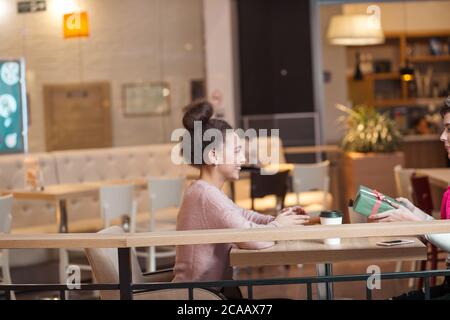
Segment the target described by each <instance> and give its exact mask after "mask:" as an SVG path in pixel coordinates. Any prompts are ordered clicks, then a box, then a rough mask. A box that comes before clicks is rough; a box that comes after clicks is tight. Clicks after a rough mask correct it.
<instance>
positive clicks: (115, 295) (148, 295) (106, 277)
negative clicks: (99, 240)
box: [85, 226, 225, 300]
mask: <svg viewBox="0 0 450 320" xmlns="http://www.w3.org/2000/svg"><path fill="white" fill-rule="evenodd" d="M123 232H124V231H123V229H122V228H121V227H119V226H113V227H109V228H107V229H104V230H102V231H100V232H99V233H100V234H121V233H123ZM85 252H86V256H87V258H88V260H89V264H90V265H91V267H92V272H93V274H94V278H95V280H96V281H97V283H118V282H119V267H118V262H117V249H115V248H109V249H105V248H90V249H85ZM131 267H132V273H133V282H134V283H157V282H171V281H172V279H173V270H172V269H169V270H161V271H157V272H152V273H147V274H143V273H142V270H141V268H140V266H139V262H138V259H137V257H136V255H135V253H134V251H132V254H131ZM193 297H194V299H195V300H224V299H225V297H224V296H223V295H221V294H220V293H217V292H214V291H212V290H209V289H202V288H194V290H193ZM100 298H101V299H102V300H118V299H119V298H120V295H119V292H118V290H109V291H108V290H104V291H100ZM188 298H189V297H188V290H187V289H160V290H152V291H140V292H138V293H134V295H133V299H135V300H187V299H188Z"/></svg>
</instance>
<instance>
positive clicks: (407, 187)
mask: <svg viewBox="0 0 450 320" xmlns="http://www.w3.org/2000/svg"><path fill="white" fill-rule="evenodd" d="M414 172H415V170H414V169H405V168H403V167H402V166H401V165H396V166H395V167H394V177H395V187H396V189H397V196H399V197H403V198H406V199H411V198H412V186H411V176H412V175H413V174H414Z"/></svg>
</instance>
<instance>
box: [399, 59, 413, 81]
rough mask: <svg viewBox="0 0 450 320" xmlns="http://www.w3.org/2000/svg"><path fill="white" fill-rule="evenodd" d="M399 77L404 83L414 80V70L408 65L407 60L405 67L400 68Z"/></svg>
mask: <svg viewBox="0 0 450 320" xmlns="http://www.w3.org/2000/svg"><path fill="white" fill-rule="evenodd" d="M400 77H401V79H402V80H403V81H405V82H408V81H412V80H414V68H413V67H411V66H410V65H409V63H408V59H406V64H405V66H404V67H402V68H400Z"/></svg>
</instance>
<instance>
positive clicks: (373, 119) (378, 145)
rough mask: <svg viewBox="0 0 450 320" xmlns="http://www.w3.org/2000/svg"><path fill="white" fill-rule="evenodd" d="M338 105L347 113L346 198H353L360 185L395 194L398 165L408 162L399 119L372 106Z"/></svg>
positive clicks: (344, 140) (342, 118)
mask: <svg viewBox="0 0 450 320" xmlns="http://www.w3.org/2000/svg"><path fill="white" fill-rule="evenodd" d="M337 108H338V109H339V110H341V111H343V112H344V113H345V115H343V116H342V117H341V118H340V121H341V122H343V123H344V125H345V127H346V132H345V134H344V137H343V138H342V142H341V145H342V148H343V150H344V151H345V154H344V161H343V164H344V168H343V170H344V181H345V185H346V192H345V194H346V198H347V199H350V198H353V197H354V196H355V194H356V191H357V189H358V187H359V185H365V186H368V187H370V188H373V189H376V190H378V191H380V192H382V193H384V194H386V195H392V196H395V195H396V189H395V178H394V167H395V166H396V165H402V166H403V165H404V155H403V152H399V151H398V150H399V147H400V140H401V135H400V132H399V131H398V130H397V128H396V126H395V122H394V121H393V120H392V119H390V118H389V117H388V116H387V115H384V114H381V113H379V112H377V110H375V109H374V108H372V107H366V106H356V107H354V108H348V107H346V106H343V105H337Z"/></svg>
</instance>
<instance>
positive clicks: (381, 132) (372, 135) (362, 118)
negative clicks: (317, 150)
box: [336, 105, 401, 153]
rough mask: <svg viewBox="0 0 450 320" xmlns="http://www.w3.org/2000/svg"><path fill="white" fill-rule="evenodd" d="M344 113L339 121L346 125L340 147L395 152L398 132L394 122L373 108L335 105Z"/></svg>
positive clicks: (346, 149) (361, 150)
mask: <svg viewBox="0 0 450 320" xmlns="http://www.w3.org/2000/svg"><path fill="white" fill-rule="evenodd" d="M336 107H337V108H338V109H339V110H341V111H342V112H344V113H346V115H345V116H343V117H341V118H340V122H341V123H342V124H343V125H344V126H345V127H346V129H347V130H346V133H345V135H344V137H343V138H342V142H341V145H342V148H343V149H344V150H345V151H351V152H362V153H369V152H395V151H397V150H398V149H399V144H400V140H401V135H400V132H399V131H398V130H397V128H396V127H395V122H394V121H393V120H392V119H390V118H389V117H388V116H386V115H384V114H381V113H379V112H378V111H377V110H375V108H372V107H367V106H362V105H360V106H356V107H354V108H353V109H352V108H349V107H346V106H343V105H337V106H336Z"/></svg>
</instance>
